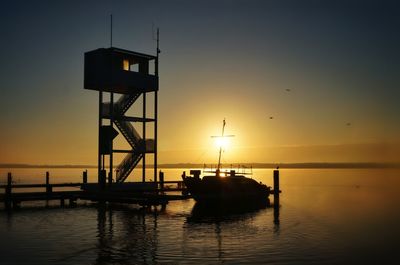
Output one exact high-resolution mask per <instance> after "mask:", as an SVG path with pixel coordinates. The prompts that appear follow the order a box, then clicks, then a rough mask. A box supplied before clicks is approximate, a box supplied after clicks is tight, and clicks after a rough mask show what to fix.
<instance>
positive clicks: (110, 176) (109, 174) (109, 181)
mask: <svg viewBox="0 0 400 265" xmlns="http://www.w3.org/2000/svg"><path fill="white" fill-rule="evenodd" d="M112 182H113V179H112V172H111V171H110V172H108V186H109V187H111V185H112Z"/></svg>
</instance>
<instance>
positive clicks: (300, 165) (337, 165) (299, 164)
mask: <svg viewBox="0 0 400 265" xmlns="http://www.w3.org/2000/svg"><path fill="white" fill-rule="evenodd" d="M204 165H206V166H207V165H214V164H210V163H208V164H207V163H182V162H181V163H161V164H159V165H158V168H203V167H204ZM224 165H226V166H228V167H235V166H236V167H238V166H246V167H252V168H276V167H280V168H400V162H293V163H272V162H255V163H224ZM153 166H154V165H153V164H149V165H146V168H152V167H153ZM137 167H138V168H142V166H141V165H138V166H137ZM0 168H97V165H89V164H82V165H79V164H26V163H0Z"/></svg>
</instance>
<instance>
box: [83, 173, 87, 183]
mask: <svg viewBox="0 0 400 265" xmlns="http://www.w3.org/2000/svg"><path fill="white" fill-rule="evenodd" d="M82 182H83V184H86V183H87V170H85V171H83V175H82Z"/></svg>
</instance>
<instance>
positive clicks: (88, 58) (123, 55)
mask: <svg viewBox="0 0 400 265" xmlns="http://www.w3.org/2000/svg"><path fill="white" fill-rule="evenodd" d="M155 59H156V56H153V55H148V54H143V53H138V52H133V51H128V50H123V49H119V48H114V47H111V48H100V49H96V50H93V51H89V52H86V53H85V69H84V71H85V73H84V88H85V89H91V90H97V91H104V92H112V93H120V94H133V93H137V92H151V91H156V90H158V77H156V75H155V74H154V73H153V74H151V73H150V71H149V63H150V61H152V60H155Z"/></svg>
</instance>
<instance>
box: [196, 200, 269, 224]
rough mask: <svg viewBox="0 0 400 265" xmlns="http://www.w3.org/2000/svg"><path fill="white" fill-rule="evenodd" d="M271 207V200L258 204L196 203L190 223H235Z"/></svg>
mask: <svg viewBox="0 0 400 265" xmlns="http://www.w3.org/2000/svg"><path fill="white" fill-rule="evenodd" d="M269 205H270V202H269V199H266V200H263V201H260V202H258V203H252V204H249V203H226V202H219V203H213V204H210V203H204V202H196V204H195V205H194V206H193V208H192V212H191V215H190V217H189V218H188V221H190V222H214V221H235V220H238V219H242V218H243V214H244V215H246V216H254V214H256V213H257V212H258V211H260V210H262V209H265V208H267V207H268V206H269Z"/></svg>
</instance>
